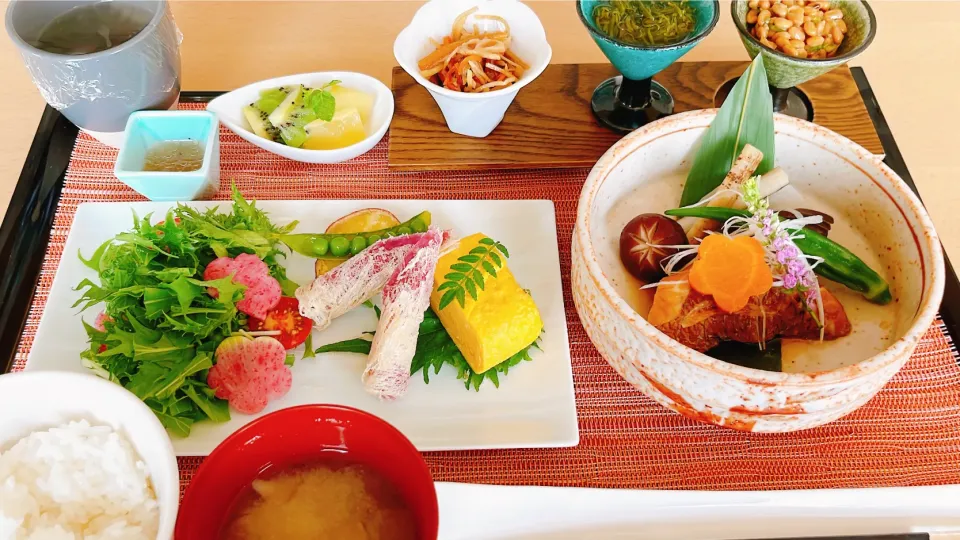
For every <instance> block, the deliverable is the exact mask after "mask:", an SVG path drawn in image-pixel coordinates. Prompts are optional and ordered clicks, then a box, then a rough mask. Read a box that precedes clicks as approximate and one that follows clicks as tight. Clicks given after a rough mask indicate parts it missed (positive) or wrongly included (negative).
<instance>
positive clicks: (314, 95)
mask: <svg viewBox="0 0 960 540" xmlns="http://www.w3.org/2000/svg"><path fill="white" fill-rule="evenodd" d="M338 84H340V81H338V80H332V81H330V82H328V83H327V84H325V85H323V86H321V87H320V88H314V89H313V90H311V91H310V92H308V93H307V94H306V96H304V98H303V102H304V103H305V104H306V106H307V107H309V108H310V109H313V112H314V113H316V115H317V118H319V119H320V120H323V121H324V122H329V121H330V120H333V115H334V113H336V112H337V98H335V97H334V95H333V92H331V91H330V88H333V87H334V86H335V85H338Z"/></svg>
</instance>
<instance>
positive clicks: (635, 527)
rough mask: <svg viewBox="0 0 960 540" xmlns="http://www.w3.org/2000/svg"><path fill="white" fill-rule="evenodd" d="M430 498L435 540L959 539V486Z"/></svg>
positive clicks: (463, 492) (463, 490) (542, 491)
mask: <svg viewBox="0 0 960 540" xmlns="http://www.w3.org/2000/svg"><path fill="white" fill-rule="evenodd" d="M437 497H438V499H439V502H440V535H439V539H440V540H580V539H585V538H590V539H593V538H603V539H608V538H609V539H614V538H617V539H621V538H623V539H627V538H631V539H637V540H649V539H656V540H707V539H712V540H721V539H730V540H734V539H741V540H742V539H748V538H754V539H761V538H785V537H789V538H801V537H802V538H811V539H812V538H813V537H823V536H841V535H876V534H894V533H897V534H902V533H908V532H930V533H940V534H943V536H939V535H938V536H935V537H934V538H937V539H943V540H946V538H951V539H954V540H958V539H960V486H930V487H906V488H881V489H824V490H797V491H762V492H761V491H641V490H625V489H624V490H619V489H579V488H553V487H534V486H520V487H508V486H480V485H472V484H450V483H437ZM464 501H470V503H469V504H464ZM851 540H852V539H851ZM863 540H869V539H868V538H864V539H863Z"/></svg>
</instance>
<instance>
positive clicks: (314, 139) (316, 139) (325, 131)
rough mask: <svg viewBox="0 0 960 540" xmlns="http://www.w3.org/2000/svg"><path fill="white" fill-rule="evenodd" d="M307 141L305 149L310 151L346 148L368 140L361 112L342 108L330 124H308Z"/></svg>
mask: <svg viewBox="0 0 960 540" xmlns="http://www.w3.org/2000/svg"><path fill="white" fill-rule="evenodd" d="M304 129H306V131H307V140H306V142H304V143H303V148H309V149H310V150H333V149H335V148H345V147H347V146H350V145H351V144H356V143H358V142H360V141H362V140H363V139H365V138H367V132H366V131H364V129H363V121H361V120H360V112H359V111H358V110H357V109H354V108H340V106H339V103H338V104H337V112H336V113H334V115H333V118H332V119H331V120H330V121H329V122H324V121H323V120H314V121H313V122H310V123H309V124H307V126H306V128H304Z"/></svg>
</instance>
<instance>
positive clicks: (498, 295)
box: [430, 233, 543, 373]
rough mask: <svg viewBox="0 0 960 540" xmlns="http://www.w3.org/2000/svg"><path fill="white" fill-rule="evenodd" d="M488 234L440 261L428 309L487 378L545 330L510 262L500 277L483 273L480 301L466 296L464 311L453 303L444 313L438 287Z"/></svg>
mask: <svg viewBox="0 0 960 540" xmlns="http://www.w3.org/2000/svg"><path fill="white" fill-rule="evenodd" d="M485 237H486V235H485V234H482V233H478V234H474V235H472V236H468V237H466V238H463V239H461V240H460V243H459V245H458V246H457V247H456V248H455V249H453V250H451V251H449V252H447V253H446V254H445V255H443V256H442V257H440V260H439V262H438V263H437V269H436V272H435V273H434V279H433V293H432V294H431V295H430V307H432V308H433V310H434V311H435V312H436V313H437V316H438V317H440V322H441V323H443V327H444V328H446V330H447V332H448V333H449V334H450V337H451V338H453V341H454V343H456V344H457V347H459V348H460V352H461V353H463V356H464V357H465V358H466V359H467V362H468V363H469V364H470V367H472V368H473V371H475V372H477V373H483V372H484V371H487V370H488V369H490V368H492V367H494V366H496V365H497V364H499V363H501V362H503V361H504V360H507V359H508V358H510V357H511V356H513V355H515V354H517V353H518V352H520V351H521V350H523V349H525V348H527V347H528V346H529V345H530V344H531V343H533V342H534V341H535V340H536V339H537V337H538V336H539V335H540V332H541V331H542V330H543V321H542V320H541V319H540V311H539V310H538V309H537V305H536V304H535V303H534V302H533V298H532V297H531V296H530V294H529V293H527V291H525V290H523V289H522V288H521V287H520V285H519V284H518V283H517V280H516V279H515V278H514V277H513V274H512V273H511V272H510V269H509V268H507V260H506V258H505V257H503V258H502V261H503V266H502V267H501V268H498V269H497V277H493V276H491V275H489V274H488V273H486V272H484V274H483V284H484V287H483V290H480V289H478V290H477V299H476V300H474V299H473V298H471V297H470V295H467V298H466V302H464V306H463V307H461V306H460V303H459V302H457V301H453V302H451V303H450V304H448V305H447V306H446V307H444V308H443V309H440V298H441V297H442V296H443V292H444V291H438V290H437V288H438V287H439V286H440V284H441V283H443V282H444V279H443V276H445V275H447V274H449V273H451V272H452V271H453V270H451V268H450V267H451V266H452V265H454V264H456V263H457V262H458V260H457V259H459V258H460V257H461V256H463V255H466V254H468V253H470V250H471V249H473V248H475V247H477V246H479V245H480V240H481V239H483V238H485Z"/></svg>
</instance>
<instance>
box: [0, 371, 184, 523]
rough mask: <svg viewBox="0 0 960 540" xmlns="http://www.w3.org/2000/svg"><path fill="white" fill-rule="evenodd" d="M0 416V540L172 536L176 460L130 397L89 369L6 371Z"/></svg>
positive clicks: (0, 380)
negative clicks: (82, 371) (82, 370)
mask: <svg viewBox="0 0 960 540" xmlns="http://www.w3.org/2000/svg"><path fill="white" fill-rule="evenodd" d="M78 361H79V360H78ZM0 410H2V411H4V414H2V415H0V540H61V539H62V540H67V539H70V540H92V539H101V540H102V539H121V538H122V539H123V540H138V539H141V538H143V539H149V540H171V539H172V538H173V528H174V524H175V523H176V520H177V507H178V506H179V500H180V474H179V471H178V470H177V458H176V457H175V456H174V453H173V445H172V444H171V442H170V436H169V435H168V434H167V432H166V430H164V428H163V425H162V424H160V421H159V420H158V419H157V417H156V415H154V413H153V411H152V410H150V407H148V406H147V405H145V404H144V403H143V402H142V401H140V399H139V398H137V396H135V395H134V394H133V393H132V392H130V391H128V390H126V389H124V388H123V387H122V386H120V385H118V384H115V383H113V382H110V381H107V380H104V379H101V378H99V377H96V376H94V375H91V374H88V373H72V372H64V371H26V372H21V373H8V374H6V375H0Z"/></svg>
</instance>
